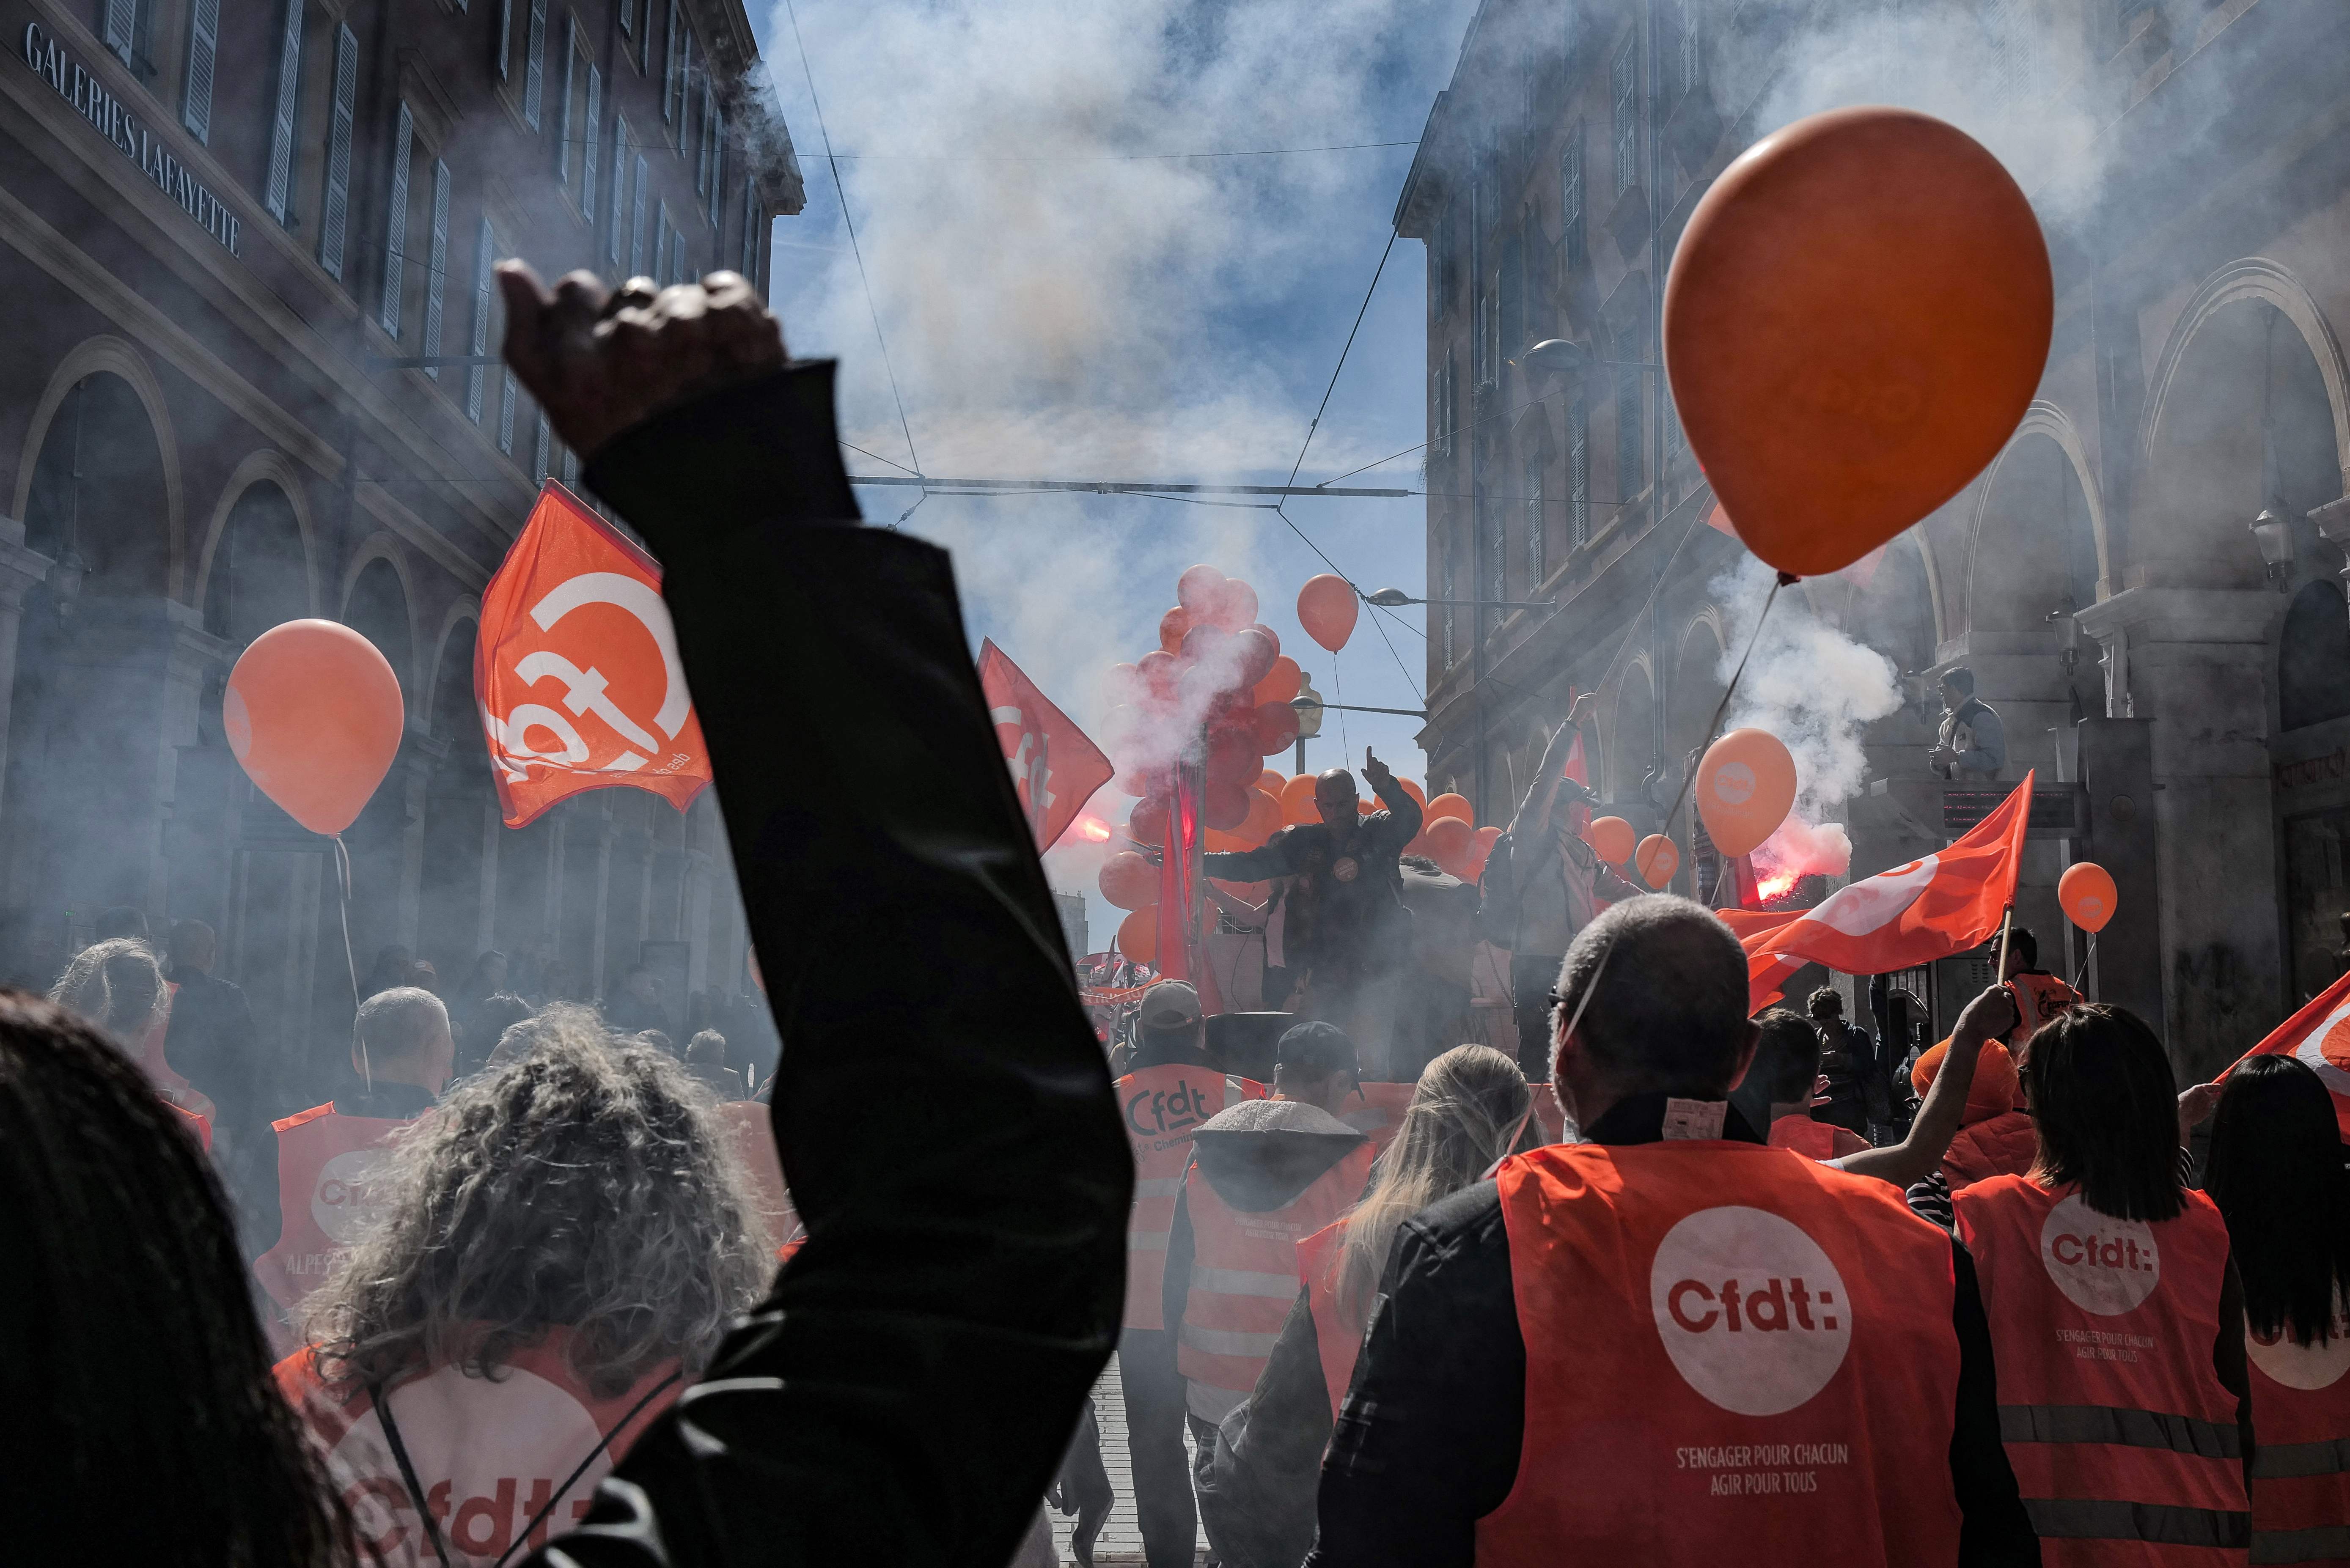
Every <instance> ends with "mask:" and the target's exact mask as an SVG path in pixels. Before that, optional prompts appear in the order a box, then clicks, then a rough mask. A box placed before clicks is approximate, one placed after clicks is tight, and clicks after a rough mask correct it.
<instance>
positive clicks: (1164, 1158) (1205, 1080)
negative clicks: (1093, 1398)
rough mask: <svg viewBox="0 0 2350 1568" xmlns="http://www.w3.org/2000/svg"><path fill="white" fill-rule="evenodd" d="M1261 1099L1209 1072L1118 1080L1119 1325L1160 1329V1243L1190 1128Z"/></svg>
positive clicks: (1248, 1084)
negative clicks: (1125, 1157)
mask: <svg viewBox="0 0 2350 1568" xmlns="http://www.w3.org/2000/svg"><path fill="white" fill-rule="evenodd" d="M1263 1098H1264V1085H1263V1084H1260V1083H1258V1082H1257V1081H1256V1080H1255V1079H1253V1078H1242V1077H1237V1076H1227V1075H1224V1074H1222V1073H1219V1072H1217V1071H1216V1070H1215V1069H1214V1068H1212V1067H1201V1066H1196V1065H1185V1064H1166V1065H1162V1066H1158V1067H1141V1068H1138V1069H1136V1070H1135V1071H1134V1072H1131V1073H1128V1075H1126V1076H1125V1077H1123V1078H1120V1079H1119V1080H1118V1111H1119V1114H1120V1115H1122V1116H1124V1117H1125V1118H1126V1136H1127V1138H1128V1141H1130V1142H1131V1143H1132V1144H1133V1145H1134V1208H1133V1210H1132V1211H1131V1212H1129V1213H1128V1216H1127V1221H1126V1320H1125V1322H1126V1326H1127V1327H1128V1328H1150V1329H1164V1328H1165V1327H1166V1326H1167V1324H1166V1321H1165V1320H1166V1315H1167V1314H1166V1309H1165V1308H1163V1307H1162V1306H1161V1305H1160V1304H1159V1293H1160V1291H1161V1290H1162V1289H1163V1287H1164V1286H1165V1284H1166V1282H1167V1244H1168V1241H1170V1239H1171V1238H1172V1237H1173V1235H1174V1233H1175V1199H1177V1198H1179V1197H1180V1196H1181V1195H1182V1191H1183V1168H1184V1167H1185V1166H1187V1165H1189V1164H1191V1129H1192V1128H1194V1127H1198V1126H1199V1125H1200V1124H1201V1122H1204V1121H1206V1120H1207V1119H1208V1118H1209V1117H1210V1116H1214V1115H1215V1114H1216V1113H1217V1112H1218V1111H1221V1110H1222V1109H1223V1108H1224V1107H1225V1106H1232V1105H1238V1104H1239V1103H1240V1102H1241V1101H1243V1100H1261V1099H1263Z"/></svg>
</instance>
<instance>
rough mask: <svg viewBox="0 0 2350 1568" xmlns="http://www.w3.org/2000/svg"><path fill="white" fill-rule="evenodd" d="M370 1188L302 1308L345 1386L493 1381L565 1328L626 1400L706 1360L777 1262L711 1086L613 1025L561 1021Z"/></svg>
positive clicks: (404, 1142)
mask: <svg viewBox="0 0 2350 1568" xmlns="http://www.w3.org/2000/svg"><path fill="white" fill-rule="evenodd" d="M591 1016H592V1015H591ZM508 1033H509V1034H511V1033H513V1031H511V1030H510V1031H508ZM374 1184H375V1185H376V1186H377V1189H378V1192H379V1194H380V1199H381V1201H382V1204H383V1207H382V1210H381V1211H380V1218H379V1219H378V1220H376V1221H375V1223H374V1224H373V1225H372V1226H371V1227H370V1229H369V1231H367V1232H366V1233H364V1234H363V1235H362V1236H361V1237H360V1239H359V1242H358V1244H357V1245H356V1246H354V1247H353V1248H352V1249H351V1251H350V1252H349V1253H348V1254H347V1255H346V1256H345V1257H344V1258H343V1260H342V1261H341V1262H339V1263H338V1265H336V1267H335V1268H334V1270H333V1271H332V1272H330V1273H329V1274H328V1278H327V1280H326V1282H325V1283H323V1284H322V1285H321V1286H320V1287H319V1288H318V1290H317V1293H315V1294H314V1295H313V1296H312V1297H311V1298H310V1300H309V1302H308V1303H306V1305H305V1308H304V1312H303V1323H302V1327H303V1330H304V1335H305V1337H306V1338H307V1339H308V1340H309V1341H311V1342H312V1343H315V1344H316V1345H318V1347H319V1361H320V1365H321V1366H322V1368H323V1369H324V1370H325V1372H326V1375H327V1376H329V1377H331V1378H334V1379H336V1380H338V1381H342V1380H349V1379H358V1380H361V1381H364V1382H368V1383H380V1382H382V1381H384V1380H386V1379H388V1378H390V1377H391V1376H396V1375H397V1374H399V1373H400V1372H403V1371H405V1370H408V1369H409V1368H411V1367H414V1366H442V1365H451V1364H453V1365H456V1366H459V1367H461V1368H462V1369H463V1371H464V1372H465V1373H467V1374H468V1375H469V1376H483V1377H494V1376H496V1374H497V1373H498V1371H499V1369H500V1368H502V1367H503V1366H505V1365H506V1363H507V1362H508V1361H509V1360H510V1359H511V1357H512V1356H513V1354H514V1353H515V1351H516V1350H518V1349H520V1348H522V1347H524V1346H525V1345H532V1344H535V1343H537V1342H539V1341H540V1340H542V1339H544V1338H545V1336H546V1333H547V1331H548V1330H550V1329H553V1328H557V1327H566V1328H568V1329H570V1330H571V1331H572V1334H571V1337H570V1341H569V1346H568V1353H569V1357H570V1361H571V1366H572V1367H573V1369H574V1370H575V1371H576V1372H577V1374H578V1375H579V1376H580V1378H581V1380H582V1381H583V1382H585V1383H586V1385H587V1387H588V1388H589V1389H590V1390H591V1391H592V1392H593V1393H595V1394H596V1395H597V1396H598V1397H612V1396H614V1395H617V1394H619V1393H621V1392H623V1391H624V1390H626V1389H628V1388H629V1387H630V1386H633V1385H634V1384H635V1383H636V1382H637V1381H638V1380H639V1378H641V1377H642V1376H644V1375H645V1374H646V1373H647V1372H648V1371H650V1370H651V1369H652V1368H654V1367H657V1366H660V1364H661V1363H663V1362H665V1361H668V1360H670V1359H671V1358H676V1359H679V1360H681V1361H682V1362H683V1364H684V1367H685V1371H686V1373H687V1375H688V1376H692V1375H694V1374H696V1373H698V1372H700V1371H701V1369H702V1367H703V1366H707V1365H708V1363H709V1359H710V1356H711V1355H712V1353H713V1352H714V1351H715V1350H716V1349H717V1346H718V1342H719V1340H720V1338H721V1337H722V1336H723V1334H725V1332H726V1329H727V1326H728V1324H730V1322H731V1321H732V1320H733V1318H734V1317H735V1316H736V1315H738V1314H741V1313H743V1312H745V1311H747V1310H749V1308H750V1307H751V1306H752V1305H753V1304H754V1303H756V1301H757V1300H758V1297H759V1294H760V1293H761V1291H762V1290H763V1289H764V1287H765V1285H766V1282H767V1280H768V1278H769V1276H770V1275H771V1274H772V1272H773V1262H772V1258H771V1255H770V1253H771V1249H772V1246H773V1242H772V1241H770V1240H769V1239H768V1237H767V1235H766V1233H765V1227H764V1221H763V1220H761V1219H760V1218H759V1210H758V1209H757V1207H756V1204H755V1201H754V1198H753V1196H752V1189H751V1186H750V1180H749V1177H748V1175H747V1173H746V1172H745V1171H744V1169H743V1164H742V1161H741V1160H740V1158H738V1157H737V1156H736V1155H735V1154H734V1152H733V1145H732V1143H731V1141H730V1140H729V1139H728V1138H727V1137H726V1135H725V1133H724V1131H723V1128H722V1127H721V1125H720V1124H719V1122H718V1119H717V1116H716V1115H715V1114H714V1102H713V1101H712V1099H711V1097H710V1095H709V1093H708V1091H706V1090H704V1089H703V1088H702V1086H701V1085H698V1084H696V1083H695V1082H694V1081H693V1080H692V1079H691V1077H690V1076H688V1075H687V1074H686V1072H685V1070H684V1068H682V1067H681V1066H680V1065H679V1064H677V1063H676V1062H675V1061H674V1060H673V1059H671V1057H669V1056H668V1055H666V1054H663V1053H661V1052H659V1051H654V1050H650V1049H648V1048H646V1047H645V1046H643V1045H639V1044H635V1043H634V1042H629V1041H619V1040H614V1039H612V1038H610V1037H609V1036H608V1035H606V1034H604V1033H602V1032H601V1031H600V1030H599V1031H598V1033H596V1034H594V1035H589V1034H587V1033H585V1032H584V1031H581V1030H578V1029H577V1028H567V1029H564V1030H560V1031H547V1032H545V1033H543V1035H542V1037H541V1038H539V1039H538V1040H537V1041H536V1043H535V1044H534V1045H533V1047H532V1048H531V1050H530V1051H529V1053H528V1054H526V1055H525V1056H523V1057H521V1058H519V1059H518V1060H515V1061H513V1062H510V1063H508V1064H506V1065H505V1066H504V1067H500V1068H493V1069H491V1070H490V1071H488V1072H486V1073H484V1074H482V1075H479V1076H476V1077H473V1078H471V1079H468V1080H466V1081H465V1082H464V1083H463V1084H461V1085H458V1087H457V1088H456V1089H455V1090H453V1091H452V1093H451V1094H450V1096H449V1097H448V1098H447V1099H445V1100H443V1101H442V1103H441V1104H440V1106H438V1107H437V1108H435V1109H434V1110H433V1111H432V1112H430V1113H429V1114H427V1115H426V1116H424V1117H422V1118H421V1120H420V1121H419V1122H418V1123H417V1124H416V1125H415V1126H414V1127H411V1129H409V1130H408V1131H407V1132H405V1133H404V1134H402V1135H401V1136H400V1137H399V1138H398V1139H397V1140H395V1141H394V1142H393V1143H392V1144H391V1146H390V1149H389V1151H388V1155H387V1161H386V1164H385V1165H384V1166H382V1167H380V1168H379V1169H378V1170H377V1172H376V1173H375V1177H374Z"/></svg>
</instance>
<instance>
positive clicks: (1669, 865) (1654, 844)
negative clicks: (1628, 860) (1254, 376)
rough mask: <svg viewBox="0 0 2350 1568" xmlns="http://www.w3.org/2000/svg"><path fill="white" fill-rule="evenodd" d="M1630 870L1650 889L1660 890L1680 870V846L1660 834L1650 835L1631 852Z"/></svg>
mask: <svg viewBox="0 0 2350 1568" xmlns="http://www.w3.org/2000/svg"><path fill="white" fill-rule="evenodd" d="M1632 868H1633V869H1634V870H1635V871H1638V873H1639V874H1640V880H1641V881H1643V882H1646V883H1647V884H1648V886H1649V887H1651V888H1661V887H1663V886H1664V885H1665V884H1666V883H1668V882H1669V881H1671V880H1672V879H1673V873H1674V872H1676V871H1678V870H1679V869H1680V868H1681V850H1680V846H1679V845H1678V844H1675V843H1674V842H1673V841H1672V840H1671V839H1669V838H1667V837H1666V836H1664V835H1663V834H1661V833H1651V834H1650V835H1648V837H1646V838H1643V839H1642V840H1640V846H1639V847H1638V849H1635V850H1634V851H1632Z"/></svg>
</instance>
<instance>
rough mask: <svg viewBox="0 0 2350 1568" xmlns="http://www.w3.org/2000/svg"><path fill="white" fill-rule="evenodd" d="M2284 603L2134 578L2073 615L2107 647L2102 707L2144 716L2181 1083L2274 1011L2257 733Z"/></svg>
mask: <svg viewBox="0 0 2350 1568" xmlns="http://www.w3.org/2000/svg"><path fill="white" fill-rule="evenodd" d="M2284 604H2285V600H2284V599H2283V598H2282V597H2281V596H2280V595H2277V594H2275V593H2272V592H2269V591H2265V590H2262V589H2259V588H2168V587H2136V588H2129V589H2126V590H2125V591H2123V592H2121V593H2118V594H2116V595H2115V596H2113V597H2111V598H2108V599H2105V600H2103V601H2101V602H2099V603H2097V604H2095V605H2092V606H2090V607H2088V608H2087V609H2085V610H2083V611H2081V612H2080V621H2081V628H2082V629H2083V630H2085V631H2086V632H2087V633H2088V634H2089V635H2090V636H2092V637H2094V638H2095V639H2097V642H2098V644H2099V645H2100V646H2101V647H2102V648H2103V649H2105V650H2106V670H2107V671H2108V675H2109V679H2110V680H2111V681H2112V683H2113V684H2112V690H2111V691H2110V693H2109V696H2108V700H2107V701H2108V707H2107V713H2108V716H2110V717H2116V718H2121V717H2136V718H2140V719H2147V720H2151V721H2152V725H2153V727H2152V732H2151V735H2152V751H2153V774H2154V791H2155V794H2154V813H2155V832H2156V839H2157V842H2156V851H2155V865H2156V880H2157V887H2158V903H2159V905H2160V924H2159V929H2160V931H2161V943H2162V965H2163V1006H2164V1011H2165V1016H2166V1019H2167V1021H2168V1033H2169V1039H2168V1042H2167V1043H2168V1045H2169V1048H2170V1054H2171V1059H2172V1061H2173V1063H2174V1064H2177V1065H2178V1068H2179V1070H2180V1072H2181V1074H2182V1075H2184V1076H2182V1081H2194V1080H2196V1079H2201V1078H2208V1077H2210V1075H2212V1074H2213V1073H2214V1072H2216V1071H2217V1070H2218V1069H2220V1067H2223V1066H2225V1065H2226V1064H2228V1063H2229V1062H2230V1061H2231V1060H2233V1059H2234V1058H2235V1057H2236V1056H2237V1055H2239V1054H2241V1053H2242V1052H2243V1051H2244V1050H2246V1049H2247V1048H2249V1047H2250V1046H2251V1045H2252V1044H2254V1043H2255V1042H2257V1041H2258V1040H2259V1039H2260V1037H2261V1035H2262V1033H2264V1032H2265V1031H2266V1030H2267V1029H2268V1028H2269V1027H2270V1026H2271V1025H2272V1024H2274V1023H2275V1022H2276V1021H2277V1019H2278V1018H2279V1017H2281V1016H2282V1012H2280V1011H2279V1009H2280V1007H2281V1006H2282V1002H2283V1000H2284V992H2283V981H2282V974H2283V952H2282V945H2281V935H2280V921H2279V919H2278V914H2277V910H2278V902H2279V889H2278V887H2277V866H2276V844H2275V835H2276V827H2275V818H2274V810H2273V805H2272V796H2271V790H2272V785H2271V781H2270V768H2269V754H2268V713H2269V695H2268V685H2269V678H2270V671H2271V669H2272V664H2273V640H2272V631H2273V628H2274V627H2275V625H2276V622H2277V619H2278V618H2279V617H2280V616H2281V615H2282V613H2283V607H2284Z"/></svg>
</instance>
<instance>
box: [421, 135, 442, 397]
mask: <svg viewBox="0 0 2350 1568" xmlns="http://www.w3.org/2000/svg"><path fill="white" fill-rule="evenodd" d="M424 261H425V269H426V270H425V274H424V341H423V344H422V347H421V349H420V352H421V353H422V354H423V356H424V357H425V358H428V359H433V358H439V357H440V354H441V320H442V306H443V303H444V302H445V301H446V299H447V298H448V293H449V289H448V284H449V165H447V164H446V163H443V162H442V161H441V160H439V159H438V158H435V159H434V160H433V161H432V247H431V249H430V250H429V251H428V252H427V253H426V254H425V258H424ZM424 373H425V374H426V375H428V376H430V377H432V379H434V380H436V381H437V380H439V379H441V367H440V366H438V365H427V366H426V367H425V368H424Z"/></svg>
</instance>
